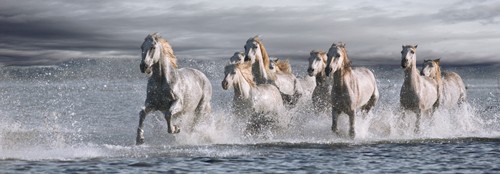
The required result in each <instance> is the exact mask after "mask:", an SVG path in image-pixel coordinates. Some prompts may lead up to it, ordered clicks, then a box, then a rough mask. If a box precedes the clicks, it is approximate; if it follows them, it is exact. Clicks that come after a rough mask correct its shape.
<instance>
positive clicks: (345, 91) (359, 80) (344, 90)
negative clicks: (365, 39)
mask: <svg viewBox="0 0 500 174" xmlns="http://www.w3.org/2000/svg"><path fill="white" fill-rule="evenodd" d="M327 57H328V59H327V62H326V68H325V72H326V74H330V73H333V86H332V92H331V93H332V99H331V100H332V131H334V132H335V133H337V134H338V130H337V118H338V116H339V115H340V114H341V113H342V112H344V113H346V114H347V115H348V116H349V126H350V127H349V136H350V137H351V138H354V137H355V135H356V134H355V130H354V125H355V114H356V110H357V109H361V110H362V111H364V112H365V113H368V112H369V111H370V110H371V109H372V107H373V106H375V103H377V100H378V98H379V92H378V88H377V82H376V80H375V76H374V75H373V73H372V72H371V71H370V70H369V69H367V68H364V67H358V68H352V67H351V61H350V60H349V58H348V56H347V51H346V49H345V44H344V43H338V44H335V43H334V44H332V46H331V47H330V49H329V50H328V55H327Z"/></svg>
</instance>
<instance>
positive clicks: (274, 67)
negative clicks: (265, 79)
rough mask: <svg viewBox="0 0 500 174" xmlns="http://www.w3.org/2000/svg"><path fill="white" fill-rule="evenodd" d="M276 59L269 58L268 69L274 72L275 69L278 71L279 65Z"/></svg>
mask: <svg viewBox="0 0 500 174" xmlns="http://www.w3.org/2000/svg"><path fill="white" fill-rule="evenodd" d="M278 60H279V59H274V60H271V63H270V64H269V70H271V72H273V73H276V72H277V71H279V67H278V65H277V63H278Z"/></svg>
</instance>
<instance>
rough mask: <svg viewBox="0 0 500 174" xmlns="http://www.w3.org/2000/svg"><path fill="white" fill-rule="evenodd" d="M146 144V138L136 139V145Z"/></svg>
mask: <svg viewBox="0 0 500 174" xmlns="http://www.w3.org/2000/svg"><path fill="white" fill-rule="evenodd" d="M142 144H144V138H138V139H136V140H135V145H136V146H139V145H142Z"/></svg>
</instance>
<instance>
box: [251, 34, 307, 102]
mask: <svg viewBox="0 0 500 174" xmlns="http://www.w3.org/2000/svg"><path fill="white" fill-rule="evenodd" d="M245 61H250V62H252V64H253V65H252V73H253V75H254V77H255V82H256V83H257V84H274V85H276V87H278V89H279V90H280V93H281V95H283V96H286V97H284V102H285V103H287V104H290V105H292V106H294V105H295V104H296V101H298V99H297V98H300V97H301V96H302V91H301V90H300V88H297V87H298V86H300V85H296V83H297V80H296V79H295V76H293V77H291V78H283V77H284V76H281V75H279V74H278V73H274V72H272V71H271V70H270V68H269V67H270V64H271V61H270V60H269V55H268V54H267V51H266V48H265V47H264V44H263V43H262V41H261V40H260V38H259V36H255V37H252V38H249V39H248V40H247V42H246V44H245ZM290 74H291V73H290ZM292 75H293V74H292ZM289 99H290V100H289Z"/></svg>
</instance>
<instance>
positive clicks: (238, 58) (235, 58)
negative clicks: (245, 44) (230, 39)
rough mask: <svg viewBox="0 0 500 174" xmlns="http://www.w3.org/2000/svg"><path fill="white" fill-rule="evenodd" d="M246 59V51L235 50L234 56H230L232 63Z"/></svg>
mask: <svg viewBox="0 0 500 174" xmlns="http://www.w3.org/2000/svg"><path fill="white" fill-rule="evenodd" d="M244 61H245V53H244V52H240V51H237V52H234V54H233V56H232V57H231V58H229V62H230V63H231V64H239V63H243V62H244Z"/></svg>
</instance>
